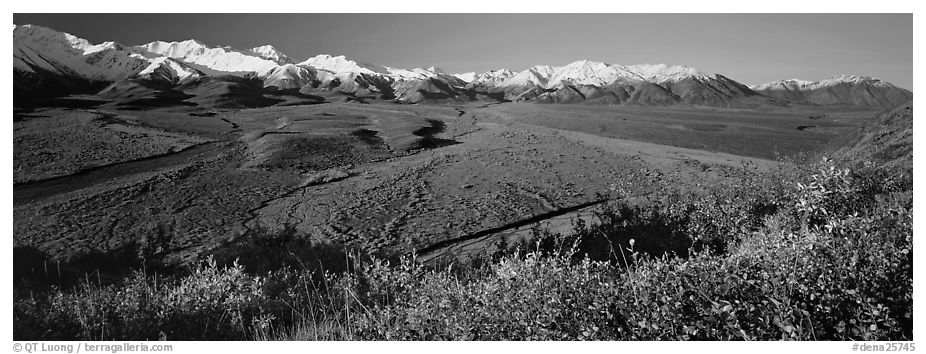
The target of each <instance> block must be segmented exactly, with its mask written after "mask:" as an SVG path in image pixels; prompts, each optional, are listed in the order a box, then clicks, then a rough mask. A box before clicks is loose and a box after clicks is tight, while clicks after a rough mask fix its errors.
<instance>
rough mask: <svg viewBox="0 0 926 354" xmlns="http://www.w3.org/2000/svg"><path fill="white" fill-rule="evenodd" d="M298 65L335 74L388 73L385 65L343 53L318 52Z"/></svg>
mask: <svg viewBox="0 0 926 354" xmlns="http://www.w3.org/2000/svg"><path fill="white" fill-rule="evenodd" d="M298 65H307V66H311V67H313V68H316V69H320V70H325V71H330V72H333V73H335V74H345V73H352V74H389V70H388V69H386V68H385V67H381V66H376V65H372V64H366V63H361V62H358V61H354V60H350V59H347V58H346V57H345V56H343V55H338V56H331V55H328V54H319V55H316V56H314V57H311V58H309V59H306V60H305V61H303V62H301V63H298Z"/></svg>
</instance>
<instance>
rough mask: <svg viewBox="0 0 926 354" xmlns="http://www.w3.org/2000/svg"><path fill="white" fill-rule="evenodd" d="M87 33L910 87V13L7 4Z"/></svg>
mask: <svg viewBox="0 0 926 354" xmlns="http://www.w3.org/2000/svg"><path fill="white" fill-rule="evenodd" d="M13 21H14V22H15V23H16V24H36V25H42V26H46V27H50V28H53V29H56V30H59V31H64V32H69V33H72V34H74V35H76V36H79V37H83V38H86V39H88V40H90V41H91V42H93V43H99V42H102V41H107V40H111V41H116V42H119V43H122V44H130V45H132V44H141V43H147V42H150V41H154V40H163V41H175V40H184V39H190V38H195V39H198V40H201V41H203V42H205V43H207V44H210V45H230V46H232V47H235V48H241V49H244V48H250V47H254V46H257V45H263V44H273V45H274V46H275V47H277V48H278V49H280V50H281V51H283V52H284V53H286V54H288V55H289V56H290V57H292V58H294V59H297V60H298V61H301V60H303V59H305V58H308V57H310V56H314V55H317V54H322V53H324V54H332V55H338V54H343V55H346V56H347V57H349V58H352V59H357V60H361V61H365V62H369V63H373V64H380V65H388V66H393V67H401V68H412V67H427V66H431V65H436V66H439V67H442V68H444V69H445V70H447V71H450V72H468V71H475V72H484V71H488V70H491V69H498V68H502V67H505V68H508V69H511V70H523V69H526V68H528V67H530V66H533V65H537V64H549V65H564V64H567V63H569V62H572V61H575V60H579V59H589V60H595V61H603V62H607V63H612V64H640V63H652V64H655V63H666V64H681V65H688V66H692V67H695V68H698V69H700V70H703V71H708V72H716V73H721V74H724V75H727V76H729V77H731V78H733V79H735V80H738V81H740V82H743V83H746V84H757V83H763V82H767V81H772V80H779V79H790V78H800V79H806V80H819V79H823V78H826V77H829V76H832V75H837V74H857V75H869V76H875V77H879V78H881V79H884V80H887V81H890V82H893V83H894V84H896V85H898V86H901V87H905V88H908V89H909V88H912V86H913V15H912V14H14V16H13Z"/></svg>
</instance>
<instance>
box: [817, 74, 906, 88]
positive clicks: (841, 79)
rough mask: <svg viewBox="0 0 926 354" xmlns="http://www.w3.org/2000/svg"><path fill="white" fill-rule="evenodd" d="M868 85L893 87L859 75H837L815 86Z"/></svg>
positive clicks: (879, 80) (878, 80)
mask: <svg viewBox="0 0 926 354" xmlns="http://www.w3.org/2000/svg"><path fill="white" fill-rule="evenodd" d="M847 83H848V84H868V85H874V86H878V87H888V86H893V85H891V84H890V83H888V82H885V81H882V80H881V79H877V78H873V77H870V76H857V75H836V76H833V77H830V78H827V79H823V80H820V81H819V82H817V83H816V84H815V86H817V87H826V86H834V85H839V84H847Z"/></svg>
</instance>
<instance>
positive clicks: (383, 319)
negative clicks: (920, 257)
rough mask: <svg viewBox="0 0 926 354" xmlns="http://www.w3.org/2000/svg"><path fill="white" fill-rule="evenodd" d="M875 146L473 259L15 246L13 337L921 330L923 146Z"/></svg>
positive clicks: (850, 334) (665, 336) (671, 188)
mask: <svg viewBox="0 0 926 354" xmlns="http://www.w3.org/2000/svg"><path fill="white" fill-rule="evenodd" d="M852 151H855V152H852ZM859 151H862V152H859ZM864 151H868V150H865V149H860V150H850V151H849V152H848V153H846V154H843V155H836V159H823V160H822V161H821V160H819V159H817V160H815V161H813V162H802V163H782V164H780V165H779V166H780V168H778V169H777V170H773V171H765V172H758V171H757V170H755V169H754V168H751V167H750V166H744V168H743V169H742V171H740V174H739V175H738V176H737V177H736V178H730V179H727V180H724V181H720V182H716V181H715V182H710V183H703V184H698V183H695V184H690V183H686V184H681V183H679V182H680V181H681V180H684V181H686V182H688V181H690V177H689V176H685V177H684V178H682V179H681V180H677V179H673V178H671V177H666V178H664V179H663V180H661V181H660V183H661V188H658V189H657V192H656V193H654V194H653V195H651V196H650V197H648V198H647V200H645V201H644V202H640V203H634V204H624V203H614V204H611V205H608V206H606V207H604V208H602V209H601V210H600V212H599V214H600V215H599V219H600V223H596V224H592V225H586V224H581V223H580V224H577V225H576V226H575V229H576V230H575V233H574V234H571V235H568V236H563V235H555V234H549V233H543V232H539V233H538V234H537V235H536V237H535V238H534V239H533V240H531V241H530V242H527V243H524V244H520V245H510V246H505V247H499V251H497V252H494V253H493V254H487V255H484V257H477V258H476V259H474V260H469V261H455V262H445V263H441V264H438V265H427V266H426V265H422V264H420V263H418V262H416V261H415V259H414V256H413V255H368V254H362V253H359V252H354V251H351V247H350V246H351V245H346V246H338V245H319V244H313V243H312V242H310V241H309V240H308V239H307V238H306V237H304V236H302V235H298V234H297V233H295V232H294V231H292V230H284V231H282V232H255V233H252V234H250V235H248V236H247V237H243V238H241V239H238V240H235V241H233V242H230V243H229V244H227V245H225V247H222V248H220V249H218V250H216V252H215V253H214V254H213V255H212V256H210V257H209V258H207V259H206V260H203V261H202V262H201V263H199V264H197V265H196V266H194V267H192V268H191V269H183V268H172V267H168V266H167V265H165V264H162V261H161V260H162V259H163V256H164V254H166V253H167V250H166V247H167V246H165V245H168V244H169V240H167V239H160V238H153V239H147V240H142V241H141V242H139V243H138V244H136V245H132V246H131V247H129V248H127V250H126V251H124V252H121V253H119V254H118V255H94V256H93V257H92V258H93V259H94V260H96V261H97V262H96V263H94V264H106V263H107V262H108V263H110V264H113V265H114V266H113V267H110V268H112V269H103V270H102V271H101V270H98V271H96V272H95V273H91V272H88V269H87V268H86V264H87V263H86V262H85V261H84V262H83V263H82V262H81V261H79V260H75V261H72V262H69V263H65V264H63V265H60V266H58V265H55V266H54V267H52V268H63V269H64V270H63V271H62V270H57V271H55V270H53V271H51V272H49V270H48V268H49V267H48V264H47V263H41V264H40V263H35V262H33V263H31V264H20V263H17V269H16V273H15V275H16V278H17V280H16V281H17V283H16V285H15V286H14V288H15V294H14V304H13V307H14V337H15V339H17V340H26V339H91V340H92V339H96V340H99V339H104V340H112V339H159V338H160V339H170V340H179V339H235V340H238V339H297V340H379V339H382V340H445V339H446V340H458V339H462V340H494V339H499V340H501V339H508V340H512V339H515V340H519V339H520V340H605V339H606V340H778V339H793V340H910V339H912V331H913V293H912V292H913V286H912V281H913V240H912V236H913V229H912V206H913V198H912V194H913V193H912V189H913V185H912V170H911V169H909V168H906V166H912V161H910V163H906V162H903V161H902V162H903V163H900V164H897V163H895V162H896V161H897V159H908V158H910V156H912V152H911V153H910V155H904V156H899V157H898V156H892V157H891V163H889V164H885V163H884V160H883V159H882V160H879V159H876V158H872V156H868V155H864V153H863V152H864ZM891 151H896V149H894V148H892V150H891ZM894 166H903V167H904V168H894ZM615 188H617V189H620V188H621V187H620V184H619V183H618V184H616V186H615ZM19 252H25V251H24V250H19ZM14 258H15V257H14ZM23 258H24V257H22V256H20V257H19V259H23ZM101 260H102V261H101ZM17 262H18V260H17ZM131 265H134V266H133V267H131V268H133V269H134V270H132V271H131V273H130V275H128V276H122V275H120V274H122V273H124V272H125V269H124V268H125V267H126V266H131ZM41 268H44V270H41ZM37 269H39V270H37ZM50 273H51V274H52V275H50ZM54 274H57V275H54Z"/></svg>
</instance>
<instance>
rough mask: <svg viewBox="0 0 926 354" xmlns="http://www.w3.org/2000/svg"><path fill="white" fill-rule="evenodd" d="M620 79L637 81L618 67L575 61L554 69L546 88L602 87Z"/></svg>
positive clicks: (625, 69) (595, 62)
mask: <svg viewBox="0 0 926 354" xmlns="http://www.w3.org/2000/svg"><path fill="white" fill-rule="evenodd" d="M620 79H637V80H638V78H637V75H636V74H634V73H632V72H630V71H628V70H627V68H625V67H623V66H620V65H610V64H606V63H602V62H597V61H591V60H577V61H574V62H572V63H569V64H567V65H566V66H563V67H559V68H555V69H554V70H553V73H552V75H551V76H550V80H549V81H548V82H547V85H546V86H547V88H554V87H558V86H562V85H564V84H576V85H596V86H604V85H608V84H611V83H614V82H615V81H617V80H620Z"/></svg>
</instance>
